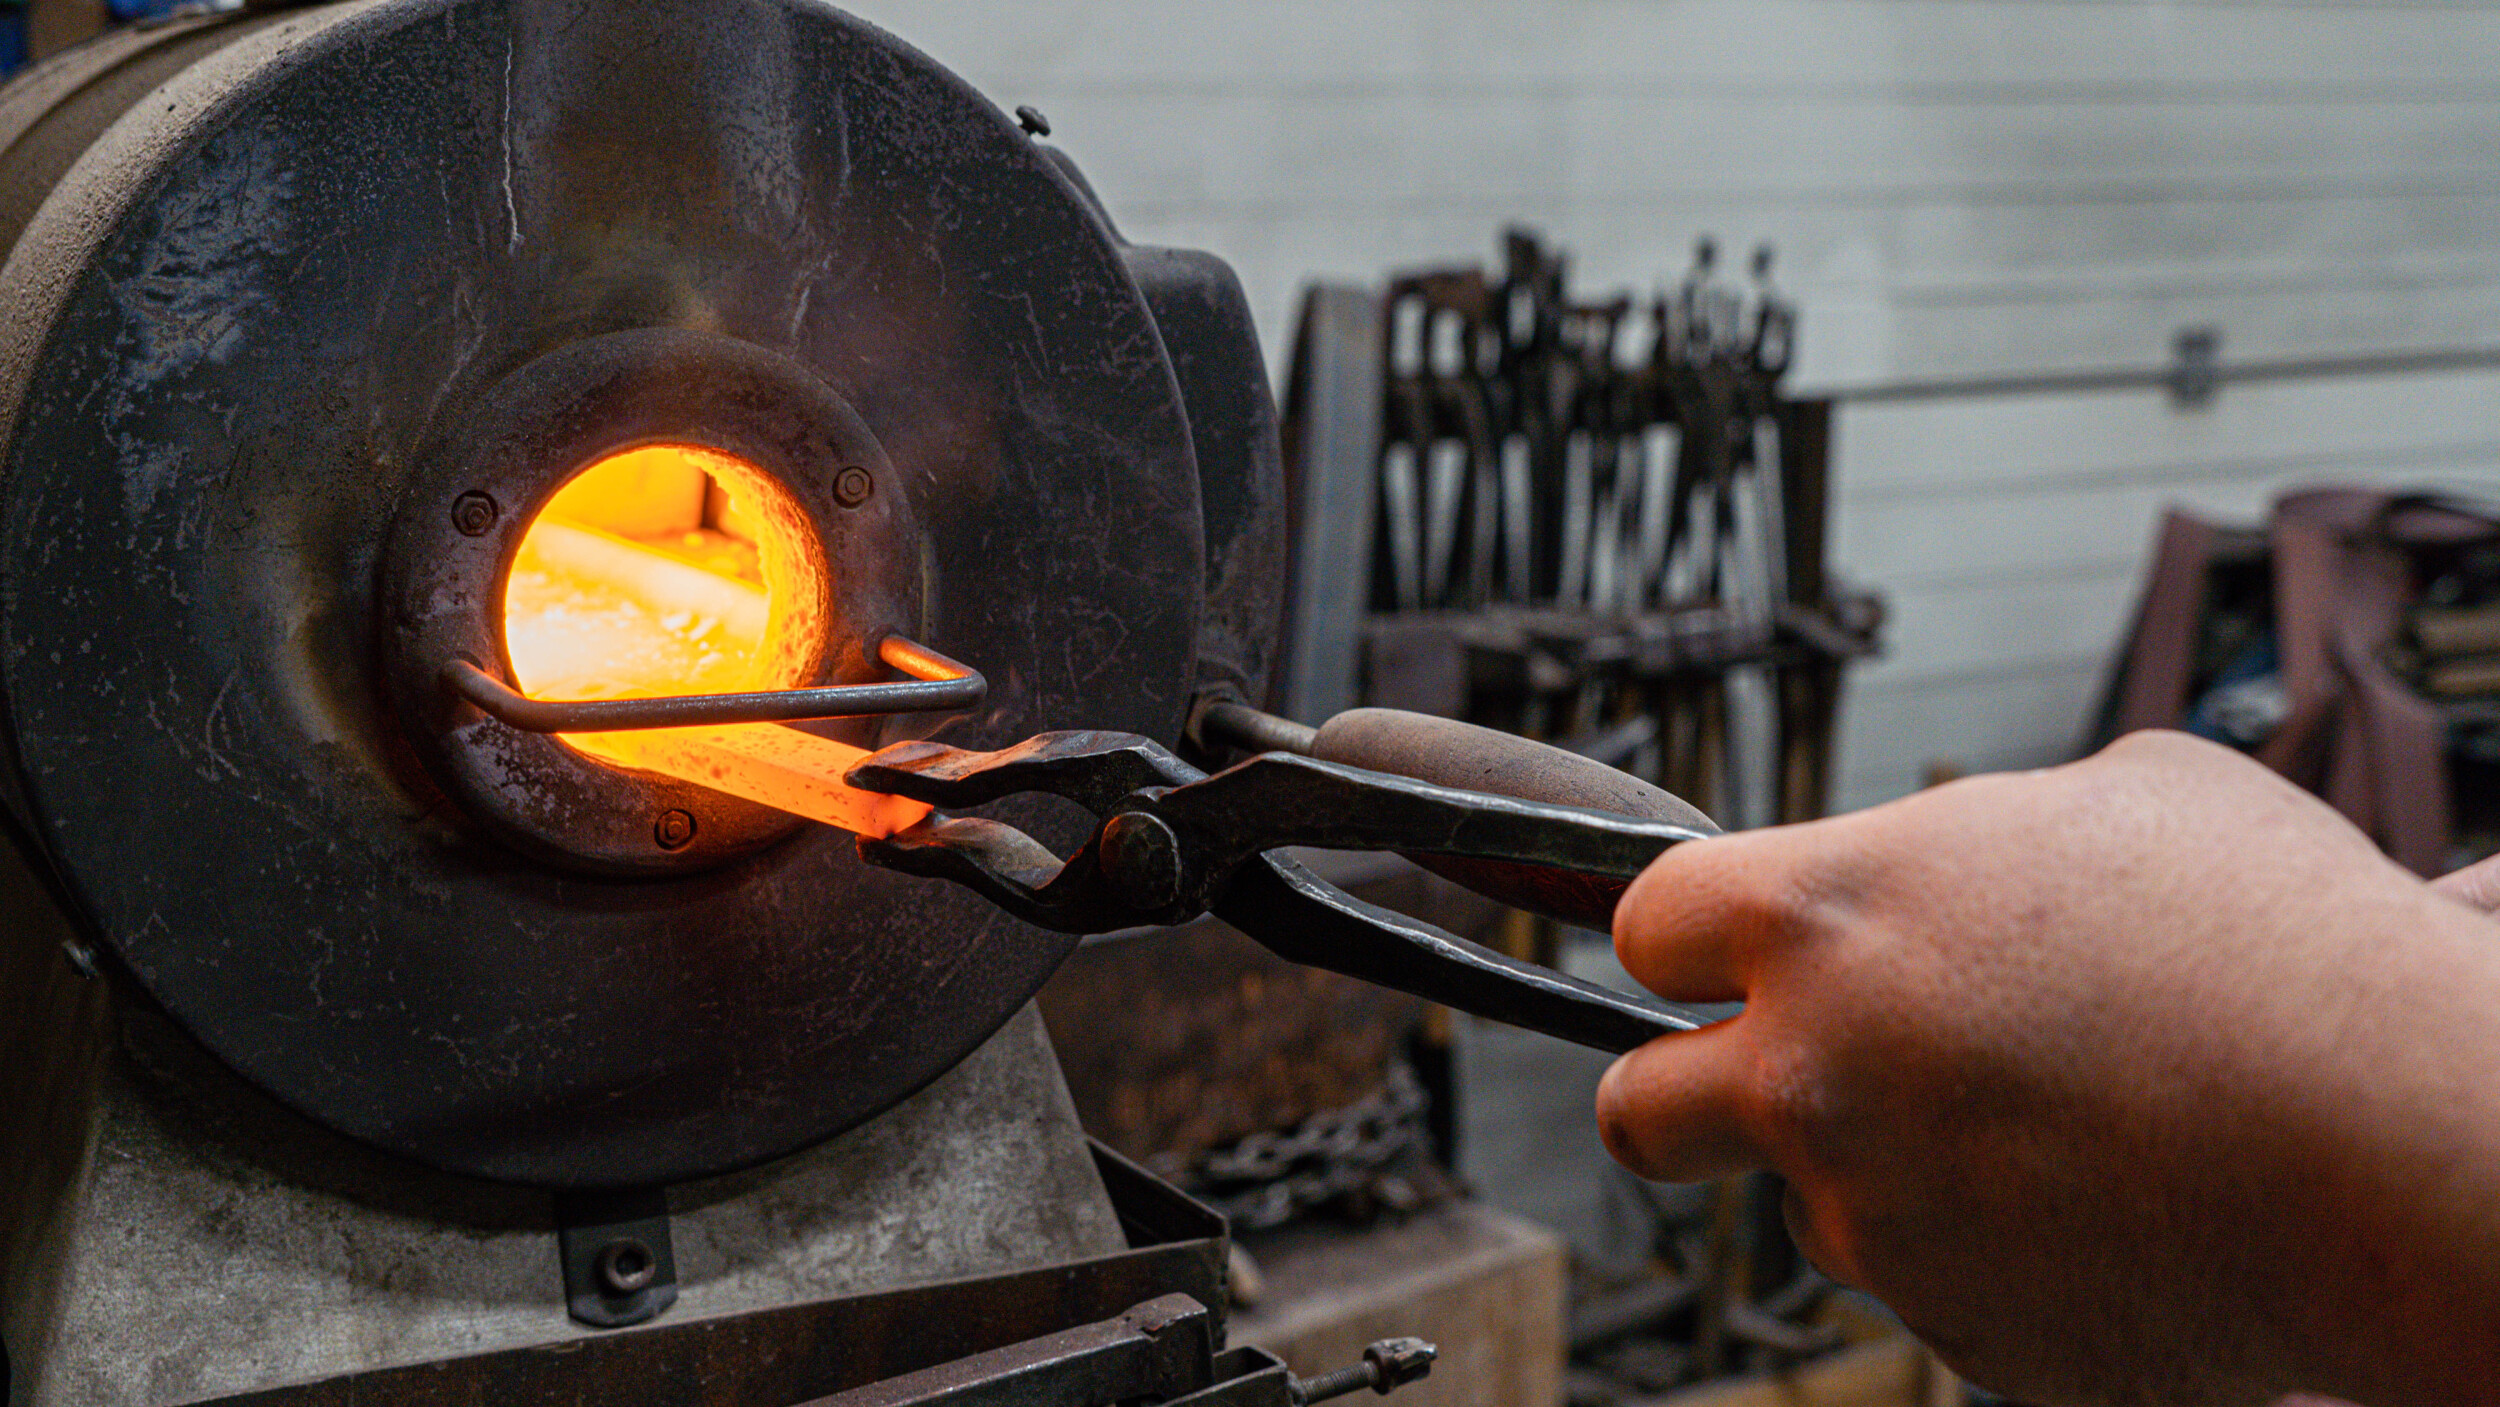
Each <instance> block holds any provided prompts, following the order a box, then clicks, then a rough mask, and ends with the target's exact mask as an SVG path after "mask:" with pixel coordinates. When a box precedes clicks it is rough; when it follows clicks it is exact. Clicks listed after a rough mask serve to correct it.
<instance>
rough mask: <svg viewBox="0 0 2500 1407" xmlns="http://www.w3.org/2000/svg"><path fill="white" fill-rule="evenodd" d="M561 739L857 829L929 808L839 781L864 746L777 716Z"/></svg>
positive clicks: (909, 818) (889, 828) (868, 830)
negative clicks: (819, 734)
mask: <svg viewBox="0 0 2500 1407" xmlns="http://www.w3.org/2000/svg"><path fill="white" fill-rule="evenodd" d="M564 741H565V742H566V743H568V744H570V745H571V746H572V747H573V748H574V749H575V750H577V751H579V752H583V753H587V754H589V755H590V756H592V757H596V758H599V759H600V760H602V761H606V762H614V763H617V764H618V765H620V766H625V767H639V768H641V769H642V770H643V771H646V772H660V773H665V774H666V775H668V776H671V777H675V778H677V779H678V780H679V781H685V782H693V783H694V784H695V785H697V786H706V787H710V788H712V789H713V790H714V791H725V792H727V793H729V794H730V795H731V796H740V797H744V798H746V799H747V800H749V801H755V802H761V803H762V804H764V805H766V806H770V807H774V808H775V809H777V810H782V811H787V812H790V813H791V814H792V815H797V816H805V817H807V818H808V819H809V820H811V821H822V822H824V823H825V824H826V825H829V826H840V827H841V828H842V829H844V830H847V831H857V832H859V833H860V834H861V835H879V836H881V835H892V834H893V833H895V832H896V831H899V830H901V829H903V828H904V827H906V826H909V825H911V824H912V823H914V822H916V821H918V820H919V819H920V818H922V817H924V816H926V815H928V814H929V810H930V808H929V806H928V805H927V803H925V802H919V801H908V800H905V799H904V798H902V797H899V796H887V795H884V794H883V793H880V792H873V791H861V790H859V789H857V788H855V787H849V786H845V785H843V783H842V774H843V773H844V772H847V771H849V770H850V768H851V764H852V763H854V762H857V761H859V760H860V759H861V758H863V757H866V756H867V755H868V750H867V749H865V748H856V747H852V746H850V745H849V744H847V743H837V742H834V741H833V740H831V739H829V738H820V737H817V736H816V735H815V734H813V733H802V732H800V731H799V730H798V729H796V728H784V727H782V726H780V725H779V724H775V723H734V724H731V725H729V726H727V727H722V728H657V729H651V730H648V731H643V732H619V733H580V734H573V735H568V736H566V737H565V739H564Z"/></svg>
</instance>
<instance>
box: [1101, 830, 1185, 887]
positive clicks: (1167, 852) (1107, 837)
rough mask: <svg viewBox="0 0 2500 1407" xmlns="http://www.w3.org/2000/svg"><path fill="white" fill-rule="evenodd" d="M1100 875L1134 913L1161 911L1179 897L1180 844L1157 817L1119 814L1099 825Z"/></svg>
mask: <svg viewBox="0 0 2500 1407" xmlns="http://www.w3.org/2000/svg"><path fill="white" fill-rule="evenodd" d="M1099 855H1100V863H1101V865H1102V871H1103V874H1104V875H1105V876H1106V877H1107V878H1109V879H1110V881H1111V882H1112V883H1113V884H1114V885H1116V886H1118V887H1119V891H1120V897H1121V898H1123V899H1125V900H1127V901H1128V903H1129V904H1130V906H1131V907H1133V908H1138V909H1162V908H1168V907H1170V906H1171V905H1173V904H1175V903H1177V902H1179V900H1180V897H1181V841H1180V837H1179V836H1176V835H1174V834H1172V828H1171V827H1170V826H1168V825H1166V824H1164V822H1163V820H1162V818H1161V817H1159V816H1151V815H1148V814H1147V813H1145V812H1143V811H1123V812H1121V813H1120V814H1118V815H1116V816H1114V817H1112V818H1111V819H1110V820H1108V821H1106V822H1104V823H1103V827H1102V840H1101V850H1100V852H1099Z"/></svg>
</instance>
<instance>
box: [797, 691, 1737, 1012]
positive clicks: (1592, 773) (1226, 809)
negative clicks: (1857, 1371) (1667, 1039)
mask: <svg viewBox="0 0 2500 1407" xmlns="http://www.w3.org/2000/svg"><path fill="white" fill-rule="evenodd" d="M1239 712H1240V713H1241V714H1244V715H1248V716H1249V717H1252V718H1255V719H1259V720H1264V721H1265V722H1267V723H1269V724H1273V725H1279V727H1280V728H1281V730H1283V731H1282V732H1281V733H1280V732H1279V731H1278V729H1277V728H1270V729H1267V730H1265V731H1263V732H1261V733H1259V734H1257V735H1256V736H1258V738H1259V741H1260V742H1262V743H1273V742H1275V741H1277V740H1279V738H1280V737H1281V738H1282V739H1283V740H1285V741H1286V742H1287V744H1288V745H1294V744H1300V746H1298V747H1297V749H1296V751H1295V752H1277V751H1271V752H1263V753H1260V754H1258V755H1256V756H1253V757H1251V758H1249V759H1248V760H1247V761H1244V762H1240V763H1237V764H1236V765H1234V766H1232V767H1229V768H1226V769H1225V770H1223V771H1220V772H1217V773H1215V774H1214V775H1212V776H1209V775H1208V774H1206V773H1204V772H1201V771H1199V770H1198V769H1197V768H1195V767H1193V766H1191V765H1189V764H1188V763H1186V762H1184V761H1182V760H1181V759H1180V758H1179V757H1177V756H1175V755H1173V754H1172V753H1171V752H1169V751H1167V750H1165V749H1164V748H1163V747H1161V746H1160V745H1158V744H1156V743H1154V742H1152V741H1150V740H1148V739H1146V738H1141V737H1137V736H1134V735H1131V734H1126V733H1107V732H1064V733H1044V734H1041V735H1039V736H1037V737H1034V738H1031V739H1028V740H1026V741H1025V742H1022V743H1019V744H1017V745H1015V746H1013V747H1009V748H1006V749H1003V750H1001V751H997V752H971V751H966V750H964V749H961V748H955V747H949V746H946V745H944V744H941V743H931V742H911V743H901V744H898V745H896V746H894V747H890V748H887V749H885V750H884V751H882V752H879V753H876V754H875V755H873V756H871V757H869V758H867V759H865V760H863V761H861V762H860V763H858V764H857V765H856V766H854V767H853V768H851V770H850V772H849V773H848V776H847V778H846V780H848V782H849V783H850V784H851V785H852V786H854V787H859V788H862V789H865V790H869V791H878V792H886V793H890V794H893V795H897V796H905V797H910V798H912V799H913V800H917V801H923V802H927V803H929V804H930V805H932V806H936V807H939V808H941V809H940V810H939V811H938V812H937V813H935V814H933V815H931V816H930V817H928V818H927V819H926V820H924V821H922V822H920V823H919V824H918V825H915V826H913V827H911V828H909V829H907V830H904V831H900V832H897V833H896V834H894V835H891V836H888V837H885V838H883V839H863V840H862V841H861V842H860V853H861V855H862V856H863V857H865V858H866V859H867V860H868V861H870V862H871V863H873V864H877V865H882V866H885V867H886V868H889V869H894V870H900V871H903V872H905V873H909V874H917V875H927V876H932V877H938V878H944V879H950V880H954V881H956V882H957V883H960V884H964V885H966V886H969V887H970V888H972V889H974V890H977V891H978V892H980V893H981V894H983V895H985V896H986V897H988V898H989V899H990V900H991V901H992V902H994V903H996V904H997V905H998V906H999V907H1001V908H1003V909H1005V910H1007V911H1008V912H1009V913H1012V914H1014V915H1016V916H1017V917H1019V918H1022V919H1024V920H1026V921H1027V922H1030V923H1033V924H1036V925H1039V926H1040V927H1043V928H1048V929H1052V930H1054V931H1057V932H1062V933H1104V932H1110V931H1112V930H1115V929H1124V928H1133V927H1138V926H1142V925H1164V924H1177V923H1182V922H1185V921H1187V920H1189V919H1192V918H1195V917H1197V916H1198V915H1200V914H1203V913H1213V914H1214V915H1216V916H1217V917H1219V918H1221V919H1223V920H1224V921H1225V922H1227V923H1229V924H1231V925H1232V926H1233V927H1235V928H1238V929H1240V930H1241V931H1242V932H1243V933H1246V934H1248V935H1249V936H1250V937H1251V938H1252V939H1254V940H1256V941H1257V942H1259V943H1261V944H1262V945H1264V946H1266V947H1267V948H1268V949H1269V950H1271V951H1273V952H1275V953H1277V954H1278V955H1279V956H1282V957H1284V958H1287V959H1289V960H1291V961H1294V962H1299V963H1304V964H1308V965H1310V966H1313V967H1319V968H1325V969H1327V970H1329V971H1332V972H1340V973H1344V974H1346V975H1348V976H1351V977H1359V978H1362V979H1363V980H1365V981H1369V982H1376V983H1378V984H1380V985H1382V986H1385V987H1393V988H1396V989H1398V990H1401V991H1405V992H1411V993H1413V994H1415V995H1417V996H1420V997H1424V998H1426V999H1428V1000H1431V1001H1435V1002H1439V1003H1442V1004H1443V1005H1446V1006H1451V1007H1455V1008H1457V1009H1458V1010H1460V1011H1465V1012H1470V1013H1472V1014H1474V1015H1477V1016H1482V1017H1487V1018H1490V1019H1492V1020H1496V1021H1501V1022H1505V1023H1508V1024H1510V1025H1514V1026H1521V1027H1525V1028H1527V1029H1530V1030H1534V1031H1541V1032H1544V1033H1546V1034H1548V1035H1552V1036H1558V1037H1560V1038H1562V1039H1564V1040H1568V1041H1573V1042H1576V1043H1578V1044H1580V1045H1585V1046H1591V1047H1594V1048H1596V1049H1599V1050H1606V1051H1626V1050H1630V1049H1632V1048H1634V1047H1635V1046H1638V1045H1641V1044H1642V1043H1644V1042H1646V1041H1648V1040H1649V1039H1651V1038H1652V1037H1654V1036H1658V1035H1660V1034H1663V1033H1665V1032H1668V1031H1683V1030H1691V1029H1693V1028H1695V1027H1697V1026H1699V1025H1702V1024H1704V1021H1705V1018H1703V1017H1701V1016H1699V1015H1698V1014H1696V1013H1694V1012H1691V1011H1689V1010H1686V1009H1685V1008H1682V1007H1678V1006H1673V1005H1669V1004H1665V1003H1661V1002H1655V1001H1651V1000H1647V999H1645V998H1641V997H1635V996H1631V995H1628V994H1626V993H1622V992H1617V991H1611V990H1609V989H1607V988H1604V987H1600V986H1596V985H1594V984H1591V983H1587V982H1582V981H1578V980H1576V979H1574V978H1570V977H1566V976H1563V975H1562V974H1560V973H1557V972H1553V971H1550V970H1548V969H1546V968H1542V967H1538V966H1536V965H1534V964H1532V963H1526V962H1521V961H1519V960H1517V959H1515V958H1511V957H1507V956H1505V955H1503V954H1501V953H1498V952H1495V951H1493V950H1492V949H1490V948H1486V947H1483V946H1481V945H1479V944H1475V943H1470V942H1468V941H1466V940H1464V939H1461V938H1457V937H1454V936H1452V935H1450V934H1448V933H1445V932H1443V931H1441V930H1440V929H1438V928H1435V927H1433V926H1432V925H1430V924H1427V923H1423V922H1420V921H1418V920H1416V919H1412V918H1409V917H1406V916H1405V915H1402V914H1398V913H1395V912H1392V911H1390V910H1387V909H1383V908H1380V907H1377V906H1375V905H1372V904H1368V903H1365V902H1363V901H1362V900H1360V899H1357V898H1355V897H1354V896H1352V895H1350V894H1347V893H1346V892H1345V891H1343V890H1341V889H1338V888H1337V887H1335V886H1334V885H1331V884H1329V883H1327V882H1326V881H1324V880H1322V879H1320V878H1319V877H1318V876H1317V875H1315V874H1313V873H1312V872H1311V871H1310V870H1309V869H1307V868H1305V867H1304V866H1302V865H1300V864H1298V863H1296V862H1295V861H1294V860H1293V859H1291V858H1290V857H1288V856H1287V855H1286V854H1285V853H1284V850H1283V847H1287V846H1311V847H1317V848H1321V849H1331V850H1395V851H1399V852H1402V853H1405V854H1408V855H1410V856H1413V857H1414V858H1415V859H1416V860H1417V861H1418V862H1419V863H1422V864H1424V865H1426V866H1428V867H1430V868H1433V869H1435V870H1437V871H1439V872H1441V873H1444V874H1446V875H1448V876H1449V877H1451V878H1453V879H1457V880H1459V881H1460V882H1461V883H1464V884H1466V885H1468V886H1469V887H1470V888H1473V889H1476V890H1478V891H1480V892H1483V893H1486V894H1489V895H1491V896H1492V897H1495V898H1498V899H1502V900H1504V901H1505V902H1509V903H1513V904H1517V905H1519V906H1520V907H1524V908H1530V909H1534V910H1537V911H1540V912H1544V913H1549V914H1552V915H1554V916H1556V917H1560V918H1563V919H1565V920H1568V921H1573V922H1578V923H1581V924H1584V925H1587V926H1593V927H1597V928H1601V929H1602V928H1604V927H1605V926H1606V925H1607V921H1608V917H1609V916H1610V915H1611V913H1612V911H1613V906H1614V900H1615V898H1616V897H1618V896H1619V895H1620V894H1621V892H1622V889H1623V887H1624V885H1625V884H1627V883H1629V882H1630V880H1631V879H1632V877H1633V876H1635V875H1637V874H1639V873H1640V871H1641V870H1642V869H1643V868H1644V867H1645V866H1647V865H1648V863H1649V862H1650V861H1651V860H1652V859H1654V858H1656V857H1657V855H1658V854H1659V852H1661V851H1662V850H1664V849H1666V848H1667V847H1668V846H1670V845H1675V844H1678V843H1680V842H1683V841H1687V840H1698V839H1702V838H1704V837H1706V836H1709V835H1714V834H1716V833H1717V829H1716V827H1714V826H1712V825H1711V824H1710V822H1709V821H1708V820H1707V819H1706V818H1704V817H1702V816H1701V815H1700V813H1699V812H1696V811H1693V810H1692V809H1691V808H1690V807H1688V806H1685V805H1684V804H1683V803H1682V802H1680V801H1677V800H1676V799H1675V798H1674V797H1672V796H1669V795H1668V794H1667V793H1665V792H1662V791H1658V790H1657V789H1656V788H1653V787H1648V786H1647V785H1646V784H1643V783H1640V782H1637V781H1635V780H1633V779H1632V778H1630V777H1628V776H1626V775H1625V774H1623V773H1620V772H1616V771H1615V770H1614V769H1612V768H1608V767H1604V766H1602V765H1600V764H1597V763H1593V762H1589V761H1587V760H1585V759H1583V758H1580V757H1577V756H1575V755H1573V754H1570V753H1564V752H1561V751H1559V750H1557V749H1553V748H1548V747H1545V746H1544V745H1542V744H1538V743H1531V742H1527V741H1525V740H1523V739H1519V738H1515V737H1512V736H1510V735H1508V734H1503V733H1494V732H1491V731H1490V730H1487V729H1481V728H1475V727H1472V726H1470V725H1467V724H1459V723H1451V722H1448V721H1446V720H1442V719H1436V718H1429V717H1426V716H1424V715H1420V714H1407V713H1397V712H1394V711H1391V710H1385V709H1363V710H1357V711H1356V712H1355V713H1351V714H1342V715H1339V717H1338V718H1336V719H1333V720H1331V721H1330V723H1329V724H1328V725H1327V726H1326V727H1325V728H1321V729H1318V730H1313V729H1308V728H1302V727H1299V725H1294V724H1290V723H1287V722H1285V721H1284V720H1281V719H1271V718H1269V717H1268V716H1267V715H1249V714H1248V711H1247V710H1239ZM1298 753H1310V754H1314V755H1308V756H1305V755H1297V754H1298ZM1347 758H1360V759H1362V760H1364V761H1368V762H1373V763H1375V764H1378V765H1379V767H1380V770H1374V769H1372V768H1366V767H1361V766H1354V765H1349V764H1348V762H1347V761H1345V760H1343V759H1347ZM1390 768H1394V769H1395V774H1393V772H1392V771H1391V770H1388V769H1390ZM1453 772H1455V773H1458V774H1460V775H1463V776H1466V777H1467V778H1468V779H1470V780H1476V779H1479V778H1481V781H1480V785H1485V786H1487V787H1489V788H1494V789H1489V790H1470V789H1463V788H1461V787H1455V786H1447V785H1441V784H1439V783H1438V782H1436V781H1431V780H1421V779H1419V778H1422V777H1429V776H1447V775H1450V774H1452V773H1453ZM1399 774H1403V775H1399ZM1505 790H1515V791H1522V792H1528V793H1532V794H1536V795H1540V796H1546V797H1560V798H1563V800H1562V801H1557V800H1531V799H1528V798H1527V797H1526V796H1518V795H1503V794H1499V791H1505ZM1021 792H1042V793H1047V794H1050V795H1054V796H1060V797H1065V798H1067V799H1068V800H1071V801H1074V802H1076V803H1078V804H1079V805H1082V806H1084V807H1085V808H1086V809H1087V810H1089V811H1092V812H1093V813H1094V814H1095V815H1096V816H1099V817H1101V818H1102V822H1101V824H1100V825H1099V826H1098V827H1096V829H1095V831H1094V833H1093V836H1092V838H1091V839H1090V840H1088V841H1087V842H1086V844H1085V845H1084V846H1083V848H1081V849H1080V850H1078V851H1077V853H1076V854H1075V855H1073V856H1071V857H1069V858H1067V859H1066V860H1064V861H1063V860H1062V859H1061V858H1060V857H1059V856H1058V855H1056V854H1054V853H1052V852H1051V851H1050V850H1049V849H1048V848H1047V847H1045V846H1044V845H1042V844H1041V843H1040V842H1039V841H1036V840H1035V839H1033V838H1032V837H1031V836H1029V835H1026V834H1025V833H1024V832H1022V831H1020V830H1017V829H1016V828H1014V827H1012V826H1009V825H1005V824H1003V823H1001V822H998V821H992V820H986V819H983V818H980V817H972V816H954V815H949V814H947V811H948V810H949V809H954V808H963V807H971V806H978V805H981V804H984V803H986V802H991V801H996V800H999V799H1001V798H1003V797H1006V796H1010V795H1013V794H1016V793H1021ZM1568 801H1582V802H1587V801H1595V802H1598V803H1599V804H1600V805H1603V806H1605V807H1606V808H1607V809H1591V808H1590V807H1589V806H1587V805H1572V804H1566V803H1567V802H1568ZM1627 803H1629V804H1627ZM1622 811H1635V812H1639V813H1641V814H1621V812H1622Z"/></svg>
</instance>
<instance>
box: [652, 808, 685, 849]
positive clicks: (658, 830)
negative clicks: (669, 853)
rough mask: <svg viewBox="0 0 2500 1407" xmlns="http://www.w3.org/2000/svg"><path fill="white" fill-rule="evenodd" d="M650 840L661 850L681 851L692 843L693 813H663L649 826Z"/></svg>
mask: <svg viewBox="0 0 2500 1407" xmlns="http://www.w3.org/2000/svg"><path fill="white" fill-rule="evenodd" d="M651 838H652V839H653V840H655V841H658V842H659V845H660V848H661V849H662V850H683V849H685V848H686V847H687V846H689V845H692V844H693V843H694V813H693V812H692V811H663V812H661V813H660V819H659V820H657V821H654V822H653V823H652V825H651Z"/></svg>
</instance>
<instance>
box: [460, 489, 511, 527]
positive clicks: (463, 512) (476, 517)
mask: <svg viewBox="0 0 2500 1407" xmlns="http://www.w3.org/2000/svg"><path fill="white" fill-rule="evenodd" d="M502 516H503V509H501V508H499V507H497V506H496V504H495V500H494V499H493V498H492V497H491V496H489V495H487V494H483V493H480V492H478V491H477V490H476V489H471V490H469V491H468V492H467V493H464V494H462V495H460V497H458V498H456V499H454V500H452V505H451V525H452V526H453V527H455V528H458V529H459V530H460V535H461V536H463V537H484V536H486V535H487V534H488V533H490V532H493V531H494V530H495V520H496V519H497V518H500V517H502Z"/></svg>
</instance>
